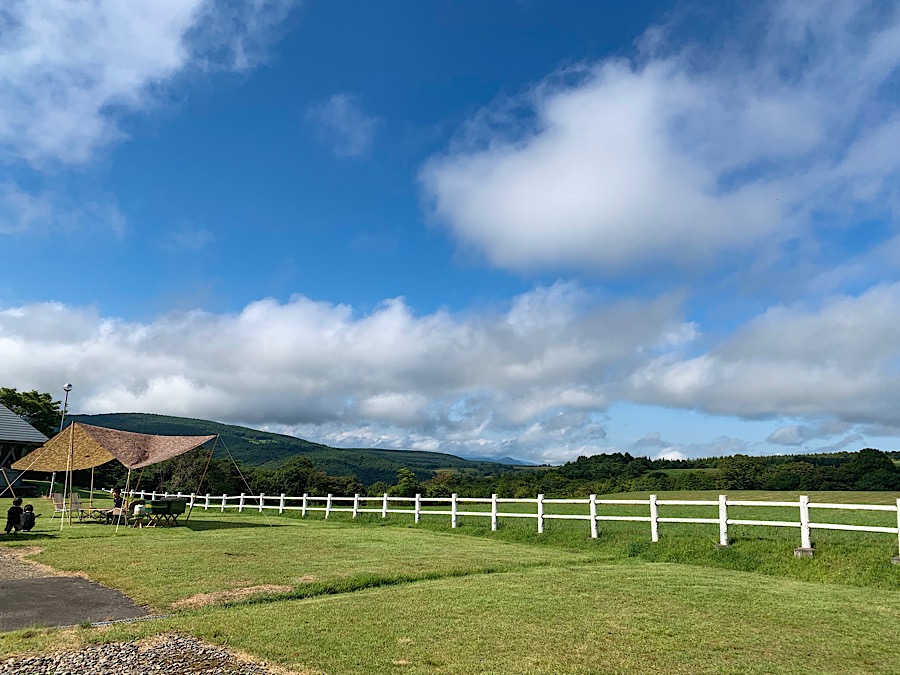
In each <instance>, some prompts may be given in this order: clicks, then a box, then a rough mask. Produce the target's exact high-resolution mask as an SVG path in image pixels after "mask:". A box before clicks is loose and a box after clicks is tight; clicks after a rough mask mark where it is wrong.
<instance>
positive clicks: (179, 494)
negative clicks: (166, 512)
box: [178, 490, 181, 500]
mask: <svg viewBox="0 0 900 675" xmlns="http://www.w3.org/2000/svg"><path fill="white" fill-rule="evenodd" d="M178 499H179V500H180V499H181V490H179V491H178Z"/></svg>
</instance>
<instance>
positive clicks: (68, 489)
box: [59, 424, 75, 532]
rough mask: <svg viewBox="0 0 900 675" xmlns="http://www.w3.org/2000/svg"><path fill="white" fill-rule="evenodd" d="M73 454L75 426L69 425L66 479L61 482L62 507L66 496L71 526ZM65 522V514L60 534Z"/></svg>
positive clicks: (61, 520)
mask: <svg viewBox="0 0 900 675" xmlns="http://www.w3.org/2000/svg"><path fill="white" fill-rule="evenodd" d="M74 453H75V425H74V424H70V425H69V455H68V457H66V479H65V481H64V482H63V506H65V505H66V503H67V500H66V497H67V496H68V504H69V509H68V512H69V525H71V524H72V456H73V455H74ZM65 520H66V514H63V517H62V518H60V519H59V531H60V532H62V529H63V523H64V522H65Z"/></svg>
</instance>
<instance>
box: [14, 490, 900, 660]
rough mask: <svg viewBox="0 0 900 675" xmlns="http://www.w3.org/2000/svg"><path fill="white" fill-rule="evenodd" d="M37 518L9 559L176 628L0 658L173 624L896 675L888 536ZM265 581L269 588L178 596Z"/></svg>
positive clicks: (318, 638) (898, 582)
mask: <svg viewBox="0 0 900 675" xmlns="http://www.w3.org/2000/svg"><path fill="white" fill-rule="evenodd" d="M665 497H669V498H674V497H671V493H670V495H665V496H664V495H660V498H665ZM845 497H846V501H855V502H862V501H868V502H869V503H876V502H874V501H873V500H864V499H862V498H860V497H855V498H854V497H853V496H852V495H851V496H847V495H845ZM745 498H746V497H745ZM769 498H776V499H778V498H781V499H788V498H790V497H789V496H788V495H785V494H783V493H773V494H772V495H771V496H769ZM833 501H839V500H838V499H836V498H835V499H834V500H833ZM5 502H6V500H0V508H5V507H6V506H8V504H6V503H5ZM881 503H885V502H884V501H881ZM35 504H36V505H37V506H38V507H39V510H41V511H42V512H43V513H44V516H42V517H41V518H40V519H39V522H40V526H39V531H38V532H37V533H36V534H34V535H29V536H28V537H21V538H20V539H18V540H16V541H15V542H13V545H23V544H27V545H37V546H40V547H41V548H42V552H40V553H38V554H36V555H35V556H34V559H35V560H38V561H40V562H43V563H45V564H48V565H51V566H53V567H55V568H57V569H61V570H67V571H82V572H85V573H86V574H87V575H88V576H89V577H90V578H92V579H95V580H97V581H100V582H102V583H104V584H106V585H109V586H112V587H115V588H119V589H121V590H123V591H124V592H126V593H127V594H129V595H130V596H131V597H133V598H135V599H136V600H137V601H138V602H141V603H143V604H145V605H147V606H149V607H151V608H153V610H154V611H156V612H165V613H169V614H171V615H172V616H171V618H167V619H156V620H152V621H148V622H142V623H138V624H118V625H115V626H112V627H108V628H88V627H84V628H79V629H70V630H67V631H53V630H38V629H33V630H28V631H18V632H15V633H7V634H0V656H3V655H11V654H15V653H24V652H29V651H31V652H33V651H46V650H51V649H54V648H60V647H63V646H78V645H81V644H85V643H87V642H97V641H108V640H119V639H128V638H132V637H142V636H148V635H153V634H157V633H164V632H169V631H173V630H177V631H182V632H186V633H191V634H194V635H197V636H199V637H201V638H204V639H207V640H209V641H211V642H214V643H217V644H223V645H227V646H229V647H231V648H235V649H240V650H243V651H245V652H247V653H249V654H250V655H252V656H254V657H256V658H262V659H266V660H269V661H270V662H272V663H275V664H280V665H282V666H284V667H287V668H291V669H293V670H295V671H297V672H318V673H331V674H334V675H337V674H339V673H805V672H818V673H848V672H853V673H896V672H897V665H896V664H897V663H900V643H898V641H897V640H896V626H897V625H900V623H898V622H900V566H898V565H892V564H891V563H890V555H891V554H892V552H893V555H896V553H897V551H896V547H897V538H896V535H894V536H891V535H868V534H863V533H831V532H827V533H826V532H821V533H819V532H817V533H816V535H815V536H816V537H817V552H816V557H815V558H813V559H807V560H796V559H794V558H793V556H792V555H791V551H792V547H793V546H794V545H795V544H794V543H793V539H794V538H796V535H797V532H796V531H793V530H790V531H789V532H782V531H773V530H772V529H770V528H761V529H757V530H756V531H754V532H746V533H744V532H743V531H741V532H739V533H738V534H739V535H740V537H739V538H738V540H737V541H736V542H735V545H734V546H733V547H732V548H730V549H725V550H718V549H716V548H715V546H714V541H715V532H713V531H709V532H707V530H706V529H704V527H702V526H701V527H700V528H699V529H697V528H693V529H692V528H691V527H690V526H675V525H670V526H667V527H666V528H665V529H664V530H663V535H662V539H661V541H660V542H659V543H658V544H650V543H649V542H647V538H648V537H647V536H646V534H647V533H646V532H645V530H646V524H643V523H621V524H619V523H604V524H603V529H602V534H601V537H600V539H598V540H596V541H592V540H590V539H589V537H588V536H587V527H586V523H583V522H575V521H553V522H551V523H548V530H547V532H546V533H545V535H543V536H541V537H538V536H537V535H536V534H534V533H533V531H529V530H530V526H531V525H532V524H531V523H528V522H527V521H526V522H521V521H519V520H515V521H513V520H511V521H503V523H502V525H501V530H500V531H499V532H496V533H491V532H490V531H489V529H488V528H487V527H486V525H485V523H484V522H483V521H479V522H480V523H481V524H480V525H479V524H476V523H475V522H474V520H475V519H469V520H463V521H462V522H461V527H460V529H459V530H456V531H450V530H449V526H448V525H446V523H445V524H443V525H442V524H441V523H440V522H439V521H434V522H430V523H428V522H426V523H423V525H420V526H413V525H412V524H411V518H408V517H405V516H396V517H394V516H391V517H390V518H389V519H388V521H387V525H386V526H382V525H383V524H382V522H381V520H380V518H375V517H367V518H365V519H363V520H364V521H368V522H356V523H354V522H347V521H342V520H339V519H335V520H333V521H332V520H329V521H327V522H326V521H323V520H322V519H321V515H319V516H318V517H312V518H308V519H305V520H300V519H299V518H296V517H288V516H283V517H279V516H271V515H270V516H268V517H264V516H261V515H259V514H258V513H243V514H237V513H234V512H227V513H219V512H216V511H208V512H204V511H202V510H201V511H199V512H198V511H195V512H194V514H193V516H192V517H191V522H190V523H189V524H188V527H182V528H158V529H143V530H133V529H125V528H122V529H120V530H119V532H118V533H115V528H113V527H106V526H101V525H94V524H80V525H79V524H73V525H71V526H68V525H67V526H65V527H63V528H62V530H60V529H59V521H58V519H54V520H53V521H50V520H49V511H47V510H46V509H47V505H46V504H45V503H44V502H37V501H35ZM866 515H867V514H862V515H861V517H863V518H865V517H866ZM435 518H437V517H435ZM445 520H448V519H446V518H445ZM692 533H694V534H692ZM472 535H476V536H472ZM0 543H2V544H8V543H9V540H6V539H2V540H0ZM686 563H690V564H686ZM746 570H754V571H746ZM759 572H764V573H759ZM255 587H263V589H261V590H263V591H265V592H264V593H261V594H255V595H252V596H250V597H249V599H245V600H238V599H236V598H235V597H233V596H225V595H222V596H212V595H210V596H204V597H206V598H207V601H208V602H211V603H212V604H207V605H205V606H196V603H195V605H194V607H195V608H192V609H188V608H185V607H186V605H183V604H182V603H181V602H179V601H184V600H185V599H188V598H192V597H193V598H196V597H198V595H199V594H214V593H221V592H223V591H225V592H227V591H239V590H240V589H248V588H255Z"/></svg>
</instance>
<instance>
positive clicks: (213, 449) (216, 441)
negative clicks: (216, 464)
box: [184, 434, 219, 524]
mask: <svg viewBox="0 0 900 675" xmlns="http://www.w3.org/2000/svg"><path fill="white" fill-rule="evenodd" d="M218 443H219V435H218V434H216V440H214V441H213V446H212V450H210V451H209V457H207V458H206V466H205V467H203V475H201V476H200V482H199V483H197V490H196V491H195V494H199V492H200V487H201V486H202V485H203V479H204V478H206V472H207V471H208V470H209V463H210V462H211V461H212V458H213V454H214V453H215V451H216V445H218ZM194 501H196V500H194V499H192V500H191V506H190V508H189V509H188V512H187V515H186V516H185V517H184V522H185V524H187V521H189V520H190V519H191V511H193V510H194Z"/></svg>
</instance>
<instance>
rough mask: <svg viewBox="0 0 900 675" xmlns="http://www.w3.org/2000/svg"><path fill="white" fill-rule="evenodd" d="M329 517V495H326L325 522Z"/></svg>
mask: <svg viewBox="0 0 900 675" xmlns="http://www.w3.org/2000/svg"><path fill="white" fill-rule="evenodd" d="M329 515H331V493H330V492H329V493H328V499H326V500H325V520H328V516H329Z"/></svg>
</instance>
